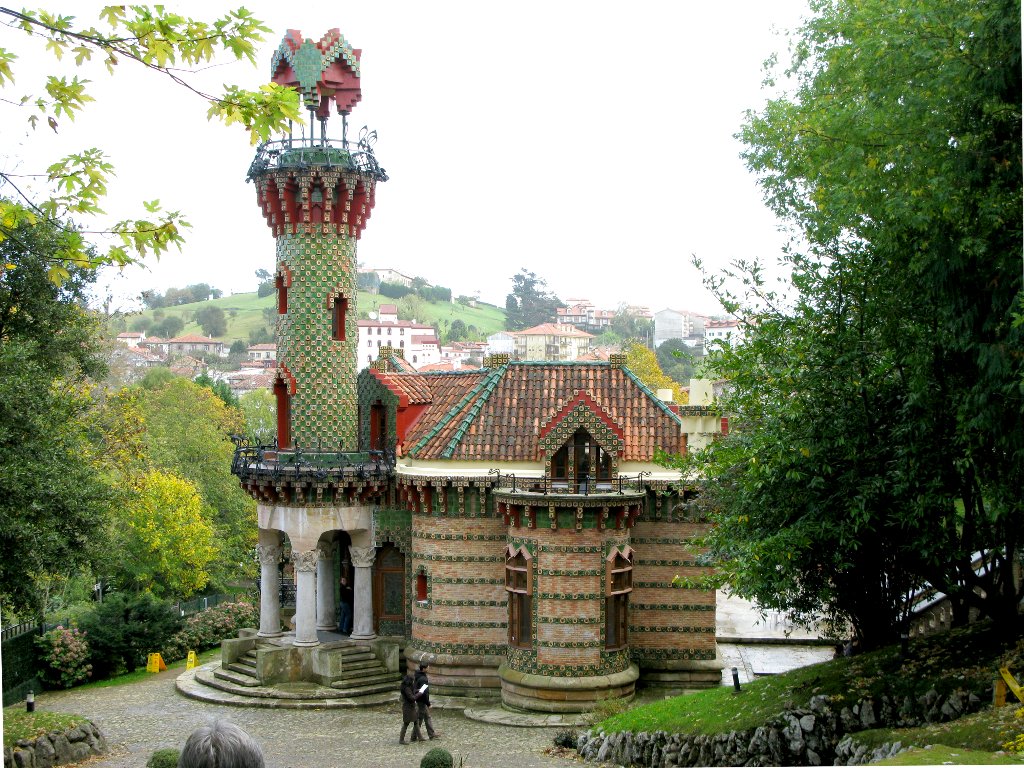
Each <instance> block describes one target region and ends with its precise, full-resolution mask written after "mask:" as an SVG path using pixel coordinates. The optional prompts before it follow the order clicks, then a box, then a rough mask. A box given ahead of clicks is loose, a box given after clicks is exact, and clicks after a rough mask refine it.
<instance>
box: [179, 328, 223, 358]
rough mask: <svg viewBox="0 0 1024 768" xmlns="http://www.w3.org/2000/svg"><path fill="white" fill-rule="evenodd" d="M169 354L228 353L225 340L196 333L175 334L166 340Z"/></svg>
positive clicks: (221, 355) (221, 354)
mask: <svg viewBox="0 0 1024 768" xmlns="http://www.w3.org/2000/svg"><path fill="white" fill-rule="evenodd" d="M164 345H165V346H166V347H167V354H169V355H192V354H195V353H196V352H212V353H214V354H215V355H219V356H220V357H224V356H226V355H227V347H225V346H224V342H223V341H217V340H216V339H210V338H207V337H206V336H199V335H197V334H194V333H190V334H186V335H185V336H175V337H174V338H173V339H168V340H167V341H165V342H164Z"/></svg>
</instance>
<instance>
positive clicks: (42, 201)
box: [0, 5, 300, 282]
mask: <svg viewBox="0 0 1024 768" xmlns="http://www.w3.org/2000/svg"><path fill="white" fill-rule="evenodd" d="M0 15H2V16H4V17H6V18H7V19H8V21H9V22H10V26H9V27H8V28H9V29H12V30H16V29H18V28H20V29H21V30H24V31H25V32H28V33H31V34H32V35H33V36H34V38H33V39H36V40H39V41H41V44H43V45H44V46H45V48H46V49H47V50H48V51H50V52H52V53H53V54H54V56H55V59H56V60H55V62H54V64H53V67H54V70H53V71H52V72H47V73H45V85H44V86H43V88H42V90H41V91H40V92H38V93H21V94H18V93H11V94H10V95H9V96H7V97H6V98H4V99H3V101H4V102H5V103H7V104H9V105H12V106H17V107H19V108H24V109H25V113H26V115H27V119H28V122H29V124H30V125H31V126H32V127H33V128H35V127H36V126H37V125H38V124H39V122H40V121H42V122H43V123H44V124H45V125H47V126H49V127H50V128H52V129H53V130H55V131H57V130H64V129H65V128H66V127H67V125H68V124H69V123H71V122H72V121H73V120H74V119H75V116H76V114H78V113H79V112H80V111H81V110H82V109H84V108H85V107H86V105H87V104H88V103H89V102H91V101H92V100H93V98H92V96H91V95H90V94H89V92H88V90H87V86H88V83H89V81H88V80H85V79H81V78H79V76H78V74H77V73H75V74H72V73H71V72H68V71H66V70H65V69H62V67H68V68H69V69H71V70H72V71H73V70H75V69H76V68H77V67H79V66H81V65H82V64H83V63H84V62H86V61H89V60H91V59H92V58H93V57H97V58H99V59H101V60H102V61H103V63H104V64H105V65H106V67H107V69H108V70H109V71H110V73H111V74H113V73H114V72H115V71H116V70H117V68H118V67H119V66H120V62H125V61H132V62H135V63H137V64H140V65H142V66H144V67H147V68H149V69H151V70H153V71H154V72H157V73H160V74H164V75H167V76H169V77H170V79H171V81H172V82H175V83H177V84H179V85H183V86H184V87H186V88H188V89H189V90H192V91H194V92H195V93H196V94H197V95H198V96H200V97H201V98H202V99H203V101H204V102H206V104H207V105H208V113H207V114H208V116H209V117H210V118H213V117H217V118H219V119H221V120H223V121H224V122H225V123H227V124H231V123H236V122H237V123H241V124H242V125H243V126H244V127H245V128H246V130H248V131H249V133H250V136H251V139H252V141H253V142H254V143H255V142H256V141H257V140H260V139H263V140H265V139H267V138H269V137H270V136H271V135H272V134H273V133H275V132H277V131H279V130H283V129H285V128H286V127H287V124H288V121H289V120H292V119H297V118H299V117H300V115H299V99H298V94H297V92H295V91H294V90H292V89H290V88H283V87H281V86H278V85H266V86H263V87H261V88H260V89H259V90H258V91H246V90H243V89H240V88H238V87H236V86H228V87H226V88H225V91H224V93H222V94H221V95H219V96H215V95H211V94H206V93H202V92H200V91H198V90H197V89H196V88H195V87H193V86H191V85H189V83H188V81H187V79H186V78H187V74H188V72H187V69H188V68H190V67H200V66H207V65H209V64H210V63H211V62H212V61H213V60H214V58H215V54H216V52H217V50H218V49H220V50H221V51H223V52H224V53H226V54H228V55H229V56H233V57H235V58H236V59H248V60H249V61H250V62H252V63H255V53H256V43H258V42H260V41H261V40H262V39H263V37H262V35H263V33H265V32H269V31H270V30H269V28H267V27H265V26H263V24H262V23H261V22H259V21H258V20H257V19H255V18H254V17H253V16H252V15H251V14H250V13H249V12H248V11H246V10H245V9H239V10H237V11H233V12H230V13H227V14H225V15H224V16H222V17H221V18H219V19H216V20H214V21H212V22H205V21H202V20H198V19H191V18H188V17H185V16H181V15H178V14H175V13H172V12H170V11H168V10H166V9H165V8H164V7H163V6H154V7H153V8H149V7H146V6H141V5H135V6H123V5H112V6H108V7H106V8H104V9H103V11H102V12H101V13H100V18H99V19H98V20H97V22H96V23H95V24H94V25H91V26H84V25H80V24H79V21H78V19H77V17H74V16H65V15H61V14H54V13H48V12H46V11H34V10H23V11H15V10H12V9H9V8H0ZM17 63H18V62H17V56H16V55H15V54H14V53H12V52H11V51H9V50H6V49H4V48H0V87H2V88H3V89H4V90H5V91H6V92H9V91H10V90H11V89H13V87H14V81H15V72H16V68H17ZM113 172H114V169H113V166H112V165H111V164H110V163H109V162H108V161H107V159H106V157H105V155H104V154H103V152H102V151H100V150H99V149H96V148H91V149H86V150H83V151H81V152H77V153H73V154H71V155H68V156H66V157H63V158H60V159H57V160H56V161H54V162H53V163H51V164H50V165H49V166H48V167H47V168H46V169H45V174H43V175H45V176H46V178H47V179H48V180H49V182H50V184H51V185H52V186H51V188H50V190H49V194H48V196H46V195H44V196H43V197H42V198H37V197H33V196H30V195H29V194H28V193H27V192H26V191H25V190H24V189H23V188H22V187H21V186H20V185H19V184H17V183H16V182H15V180H14V178H13V177H12V176H11V175H10V174H8V173H6V172H3V173H0V184H2V185H3V186H4V187H5V193H6V194H7V195H8V198H7V199H0V240H3V239H5V238H6V237H8V236H9V235H10V234H11V233H12V232H14V231H16V230H17V228H18V227H20V226H30V227H31V226H37V225H41V224H45V225H47V226H50V227H52V226H59V227H63V228H65V232H66V235H67V237H66V238H65V240H64V241H63V242H62V247H61V250H59V251H53V252H51V253H48V254H46V257H45V258H46V263H47V265H48V269H49V276H50V279H51V280H53V281H55V282H60V281H62V280H64V279H67V278H68V276H69V274H70V269H69V268H70V267H71V266H79V267H86V268H93V267H96V266H100V265H104V264H115V265H119V266H123V265H125V264H129V263H132V262H133V261H136V260H137V259H141V258H143V257H145V256H146V255H150V254H153V255H159V254H160V253H162V252H165V251H167V250H168V248H169V247H171V246H178V247H180V245H181V243H182V242H183V238H182V234H181V230H182V229H183V228H185V227H188V223H187V222H186V221H185V220H184V218H183V217H182V215H181V214H180V213H179V212H177V211H172V212H165V211H163V210H162V209H161V207H160V204H159V202H158V201H156V200H154V201H151V202H147V203H145V204H144V208H145V213H143V214H141V215H139V216H135V217H132V218H129V219H125V220H122V221H116V222H107V223H103V224H101V225H100V229H102V230H105V231H106V232H107V233H109V234H110V235H112V237H113V242H114V244H113V245H112V246H110V247H109V248H108V249H107V250H106V251H104V252H102V253H98V252H96V251H94V250H92V249H90V248H88V247H87V246H86V240H85V237H84V235H83V234H82V233H81V232H80V231H79V230H77V229H74V228H72V227H70V226H67V225H68V222H69V220H70V219H72V218H76V219H83V218H95V217H99V216H102V214H103V211H102V210H101V205H102V201H103V198H104V197H105V195H106V185H107V181H108V179H109V178H110V177H111V175H112V174H113Z"/></svg>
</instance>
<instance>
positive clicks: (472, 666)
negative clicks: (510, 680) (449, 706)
mask: <svg viewBox="0 0 1024 768" xmlns="http://www.w3.org/2000/svg"><path fill="white" fill-rule="evenodd" d="M504 661H505V657H504V656H475V655H469V654H455V653H429V652H427V651H421V650H418V649H417V648H415V647H413V646H411V645H410V646H407V647H406V649H405V663H406V666H407V667H408V668H409V669H411V670H415V669H416V668H417V667H418V666H419V664H420V663H422V662H426V663H427V664H429V665H430V667H429V669H428V674H429V677H430V695H431V697H434V696H439V697H450V698H453V699H459V700H463V699H470V700H492V701H497V699H498V698H499V696H500V694H501V680H500V679H499V678H498V667H499V666H500V665H501V664H503V663H504Z"/></svg>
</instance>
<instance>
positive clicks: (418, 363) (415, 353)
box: [356, 304, 441, 370]
mask: <svg viewBox="0 0 1024 768" xmlns="http://www.w3.org/2000/svg"><path fill="white" fill-rule="evenodd" d="M358 325H359V343H358V346H357V347H356V350H357V352H356V355H357V360H358V363H359V370H363V369H364V368H367V367H369V366H370V365H371V364H372V363H373V361H374V360H376V359H377V357H378V354H379V351H380V349H381V348H382V347H394V348H396V349H400V350H402V354H403V355H404V356H405V359H406V361H407V362H409V363H410V364H411V365H412V366H413V367H414V368H420V367H422V366H424V365H431V364H433V363H439V362H441V342H440V341H439V340H438V338H437V332H436V331H435V330H434V327H433V326H430V325H424V324H423V323H417V322H416V321H415V320H412V321H410V320H399V319H398V306H397V305H395V304H381V305H380V306H379V307H378V308H377V317H376V318H373V319H369V320H359V321H358Z"/></svg>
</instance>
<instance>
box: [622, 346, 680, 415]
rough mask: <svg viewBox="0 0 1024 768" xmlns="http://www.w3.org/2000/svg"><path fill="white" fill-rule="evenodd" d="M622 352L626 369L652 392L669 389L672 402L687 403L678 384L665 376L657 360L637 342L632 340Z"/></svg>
mask: <svg viewBox="0 0 1024 768" xmlns="http://www.w3.org/2000/svg"><path fill="white" fill-rule="evenodd" d="M624 351H625V353H626V367H627V368H629V370H631V371H632V372H633V373H634V374H635V375H636V377H637V378H638V379H640V381H642V382H643V383H644V384H645V385H646V386H647V387H648V388H649V389H650V390H651V391H652V392H654V393H655V394H657V393H658V390H659V389H670V390H672V402H674V403H685V402H687V399H686V397H685V395H684V393H683V390H682V388H681V387H680V386H679V383H678V382H675V381H673V380H672V379H670V378H669V377H668V376H666V375H665V373H664V371H662V370H661V367H660V366H659V365H658V358H657V357H655V355H654V353H653V352H652V351H651V350H649V349H648V348H647V347H645V346H644V345H643V344H642V343H640V342H639V341H635V340H634V341H631V342H629V343H627V344H626V346H625V349H624Z"/></svg>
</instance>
